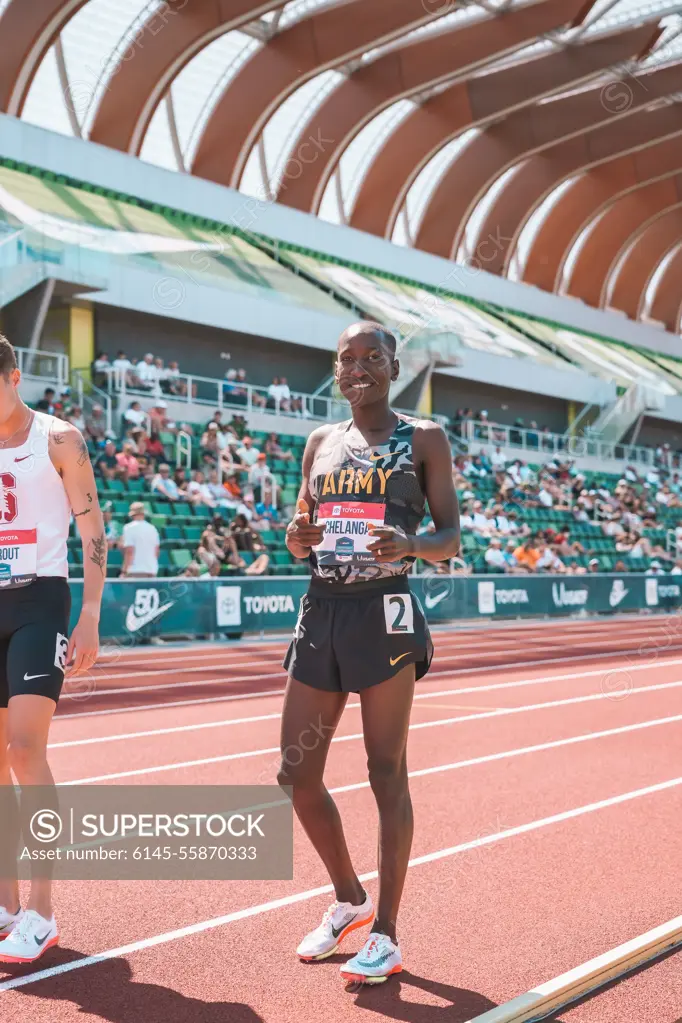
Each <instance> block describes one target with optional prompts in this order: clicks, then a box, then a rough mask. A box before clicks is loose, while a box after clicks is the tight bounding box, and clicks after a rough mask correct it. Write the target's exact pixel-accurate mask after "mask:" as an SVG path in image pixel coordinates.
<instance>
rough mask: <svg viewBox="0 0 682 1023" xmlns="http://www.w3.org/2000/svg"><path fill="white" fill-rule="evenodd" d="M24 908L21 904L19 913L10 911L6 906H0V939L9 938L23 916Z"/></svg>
mask: <svg viewBox="0 0 682 1023" xmlns="http://www.w3.org/2000/svg"><path fill="white" fill-rule="evenodd" d="M23 913H24V911H23V909H22V908H21V906H19V911H18V913H10V912H9V910H7V909H5V907H4V906H0V941H4V940H5V938H8V937H9V936H10V934H11V933H12V931H13V930H14V928H15V927H16V925H17V924H18V923H19V921H20V920H21V918H22V916H23Z"/></svg>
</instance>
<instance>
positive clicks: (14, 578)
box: [0, 412, 71, 589]
mask: <svg viewBox="0 0 682 1023" xmlns="http://www.w3.org/2000/svg"><path fill="white" fill-rule="evenodd" d="M26 415H27V416H28V412H27V413H26ZM58 422H59V421H58V420H56V419H55V418H54V417H53V416H48V415H45V413H43V412H34V413H33V422H32V423H31V426H30V428H29V432H28V436H27V437H26V440H25V441H24V443H23V444H19V445H18V446H17V447H16V448H0V588H2V589H4V588H6V587H10V586H13V585H19V586H20V585H25V584H26V583H28V582H32V581H33V580H34V579H35V578H36V577H39V576H63V577H64V578H67V577H68V574H69V572H68V564H67V548H66V541H67V537H68V535H69V523H70V521H71V507H70V505H69V499H68V497H67V496H66V490H65V489H64V483H63V481H62V478H61V476H60V475H59V472H58V470H57V469H56V468H55V465H54V463H53V462H52V459H51V458H50V457H49V448H50V433H51V430H52V424H53V423H58Z"/></svg>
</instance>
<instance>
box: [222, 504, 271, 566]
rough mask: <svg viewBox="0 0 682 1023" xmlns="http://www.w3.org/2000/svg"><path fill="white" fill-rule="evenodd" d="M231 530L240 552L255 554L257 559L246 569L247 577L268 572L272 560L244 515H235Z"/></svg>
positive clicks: (258, 534) (258, 535)
mask: <svg viewBox="0 0 682 1023" xmlns="http://www.w3.org/2000/svg"><path fill="white" fill-rule="evenodd" d="M230 530H231V532H232V535H233V537H234V539H235V542H236V544H237V549H238V550H240V551H249V552H250V553H252V554H255V555H256V557H255V559H254V560H253V561H252V562H251V564H250V565H249V566H248V568H247V569H246V575H263V573H264V572H266V571H267V567H268V564H269V563H270V558H269V556H268V553H267V547H266V546H265V544H264V543H263V540H262V538H261V536H260V533H258V532H257V531H256V530H255V529H254V528H253V526H252V525H251V523H250V522H249V520H248V519H247V518H246V516H245V515H244V514H238V515H235V517H234V519H233V520H232V522H231V523H230Z"/></svg>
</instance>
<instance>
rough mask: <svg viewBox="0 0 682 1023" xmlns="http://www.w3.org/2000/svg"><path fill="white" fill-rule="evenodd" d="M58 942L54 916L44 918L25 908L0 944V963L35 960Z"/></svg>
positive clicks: (30, 961)
mask: <svg viewBox="0 0 682 1023" xmlns="http://www.w3.org/2000/svg"><path fill="white" fill-rule="evenodd" d="M58 942H59V932H58V931H57V924H56V923H55V919H54V917H52V919H51V920H46V919H45V917H43V916H41V915H40V913H36V911H35V909H27V910H25V911H24V912H23V913H22V915H21V918H20V919H19V922H18V923H17V924H16V926H15V927H14V928H13V929H12V932H11V933H10V935H9V937H8V938H6V939H5V941H3V943H2V945H0V963H32V962H35V960H36V959H40V957H41V955H42V954H43V952H46V951H47V949H48V948H52V947H53V945H57V944H58Z"/></svg>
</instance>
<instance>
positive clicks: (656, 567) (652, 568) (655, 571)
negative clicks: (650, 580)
mask: <svg viewBox="0 0 682 1023" xmlns="http://www.w3.org/2000/svg"><path fill="white" fill-rule="evenodd" d="M646 575H665V572H664V570H663V566H662V565H661V563H660V561H651V562H650V563H649V567H648V568H647V570H646Z"/></svg>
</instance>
